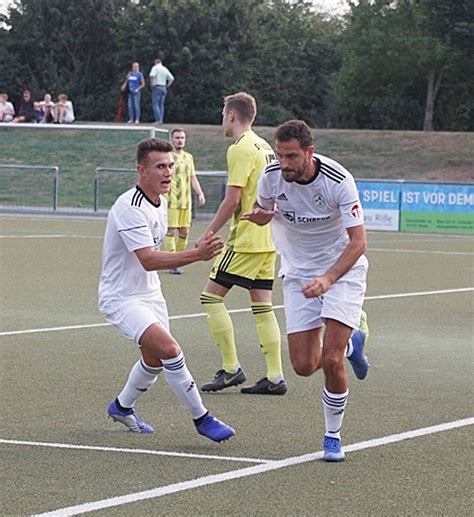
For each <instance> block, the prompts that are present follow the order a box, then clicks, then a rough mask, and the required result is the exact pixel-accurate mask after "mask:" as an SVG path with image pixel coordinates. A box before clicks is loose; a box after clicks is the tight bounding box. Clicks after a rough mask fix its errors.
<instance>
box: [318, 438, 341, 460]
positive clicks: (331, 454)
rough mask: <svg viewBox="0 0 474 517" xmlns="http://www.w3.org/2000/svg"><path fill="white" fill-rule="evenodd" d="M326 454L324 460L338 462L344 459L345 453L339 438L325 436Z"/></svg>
mask: <svg viewBox="0 0 474 517" xmlns="http://www.w3.org/2000/svg"><path fill="white" fill-rule="evenodd" d="M323 449H324V456H323V460H324V461H328V462H332V463H336V462H339V461H344V458H345V454H344V451H343V450H342V447H341V440H339V439H338V438H331V437H330V436H325V437H324V443H323Z"/></svg>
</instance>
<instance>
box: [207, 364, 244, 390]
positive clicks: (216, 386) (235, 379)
mask: <svg viewBox="0 0 474 517" xmlns="http://www.w3.org/2000/svg"><path fill="white" fill-rule="evenodd" d="M246 380H247V378H246V377H245V373H244V371H243V370H242V368H239V369H238V370H237V371H236V372H235V373H227V372H226V371H225V370H219V371H218V372H217V373H216V375H215V377H214V380H212V381H211V382H208V383H207V384H204V386H201V390H202V391H220V390H223V389H225V388H230V387H231V386H238V385H239V384H242V383H244V382H245V381H246Z"/></svg>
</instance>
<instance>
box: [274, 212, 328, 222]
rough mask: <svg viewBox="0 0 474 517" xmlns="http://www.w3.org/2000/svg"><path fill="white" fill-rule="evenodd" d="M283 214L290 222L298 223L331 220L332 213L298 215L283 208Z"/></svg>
mask: <svg viewBox="0 0 474 517" xmlns="http://www.w3.org/2000/svg"><path fill="white" fill-rule="evenodd" d="M281 215H282V216H283V217H284V218H285V219H286V220H287V221H289V222H290V223H296V224H308V223H318V222H320V221H329V219H331V216H330V215H326V216H323V217H315V216H312V215H298V214H296V213H295V212H288V211H287V210H282V211H281Z"/></svg>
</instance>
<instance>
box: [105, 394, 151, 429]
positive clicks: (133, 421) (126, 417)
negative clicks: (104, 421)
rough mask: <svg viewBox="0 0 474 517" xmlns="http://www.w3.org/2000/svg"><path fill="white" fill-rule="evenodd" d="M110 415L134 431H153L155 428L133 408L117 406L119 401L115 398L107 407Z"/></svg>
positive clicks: (115, 420)
mask: <svg viewBox="0 0 474 517" xmlns="http://www.w3.org/2000/svg"><path fill="white" fill-rule="evenodd" d="M107 413H108V414H109V417H110V418H111V419H112V420H113V421H114V422H120V423H121V424H123V425H124V426H125V427H127V428H128V429H130V431H132V433H153V432H154V429H153V427H151V425H148V424H146V423H145V422H144V421H143V420H142V419H141V418H140V417H139V416H138V415H137V414H136V413H135V410H134V409H133V408H131V409H125V410H123V409H120V408H119V407H118V406H117V401H116V400H114V401H113V402H111V403H110V404H109V407H108V408H107Z"/></svg>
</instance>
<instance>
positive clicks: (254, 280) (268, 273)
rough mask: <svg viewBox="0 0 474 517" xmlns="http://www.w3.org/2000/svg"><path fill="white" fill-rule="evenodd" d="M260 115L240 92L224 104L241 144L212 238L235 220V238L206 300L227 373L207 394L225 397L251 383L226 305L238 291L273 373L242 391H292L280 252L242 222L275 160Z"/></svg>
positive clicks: (233, 150) (227, 127)
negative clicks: (285, 362) (283, 332)
mask: <svg viewBox="0 0 474 517" xmlns="http://www.w3.org/2000/svg"><path fill="white" fill-rule="evenodd" d="M256 113H257V108H256V102H255V99H254V98H253V97H252V96H251V95H249V94H247V93H244V92H240V93H236V94H234V95H229V96H227V97H225V98H224V109H223V111H222V125H223V128H224V133H225V136H227V137H233V138H235V139H236V140H235V142H234V143H233V144H232V145H230V146H229V148H228V150H227V169H228V180H227V190H226V195H225V197H224V199H223V201H222V203H221V204H220V206H219V208H218V210H217V213H216V215H215V217H214V218H213V220H212V221H211V222H210V224H209V226H208V228H207V230H206V233H208V232H209V231H211V232H213V233H217V232H218V231H219V230H220V229H221V228H222V227H223V226H224V224H225V223H226V222H227V221H229V220H230V230H229V231H230V233H229V237H228V239H227V242H226V246H225V248H224V250H223V251H222V253H221V254H220V255H219V256H218V257H217V258H216V260H215V262H214V264H213V267H212V270H211V274H210V276H209V280H208V282H207V284H206V286H205V288H204V291H203V292H202V294H201V303H202V305H203V307H204V310H205V311H206V313H207V318H208V323H209V328H210V330H211V333H212V336H213V338H214V341H215V343H216V345H217V347H218V348H219V352H220V354H221V359H222V369H220V370H219V371H218V372H217V374H216V375H215V377H214V379H213V380H212V381H211V382H209V383H207V384H205V385H204V386H202V387H201V389H202V391H219V390H222V389H224V388H228V387H230V386H237V385H239V384H242V383H244V382H245V380H246V377H245V373H244V371H243V370H242V368H241V365H240V363H239V360H238V357H237V350H236V346H235V336H234V329H233V325H232V320H231V318H230V316H229V313H228V311H227V308H226V306H225V305H224V297H225V296H226V294H227V293H228V291H229V290H230V289H231V288H232V287H233V286H234V285H236V286H240V287H243V288H244V289H248V291H249V294H250V300H251V309H252V313H253V315H254V317H255V321H256V325H257V334H258V338H259V341H260V348H261V351H262V354H263V357H264V359H265V362H266V368H267V370H266V375H265V377H263V378H262V379H260V380H259V381H257V382H256V383H255V384H254V385H252V386H248V387H244V388H242V389H241V390H240V391H241V392H242V393H249V394H262V395H284V394H285V393H286V392H287V389H288V388H287V385H286V382H285V379H284V376H283V370H282V362H281V338H280V329H279V327H278V322H277V320H276V317H275V314H274V312H273V306H272V288H273V279H274V276H275V259H276V253H275V248H274V246H273V242H272V239H271V234H270V231H269V229H268V228H267V227H265V226H257V225H254V224H252V223H250V221H244V220H241V219H240V216H241V215H242V214H244V213H245V212H247V211H248V210H250V209H251V208H252V207H253V205H254V203H255V200H256V189H257V182H258V179H259V177H260V175H261V173H262V171H263V169H264V167H265V165H266V164H268V163H270V162H271V161H273V160H274V159H275V156H274V154H273V150H272V148H271V147H270V145H269V144H268V143H267V142H266V141H265V140H263V139H262V138H260V137H259V136H258V135H256V134H255V133H254V132H253V130H252V123H253V121H254V119H255V116H256ZM206 233H205V234H206ZM199 241H200V239H198V242H199Z"/></svg>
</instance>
